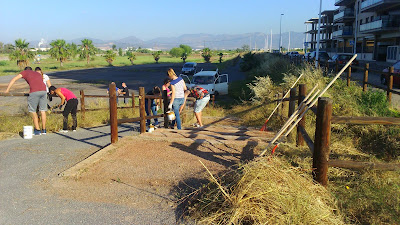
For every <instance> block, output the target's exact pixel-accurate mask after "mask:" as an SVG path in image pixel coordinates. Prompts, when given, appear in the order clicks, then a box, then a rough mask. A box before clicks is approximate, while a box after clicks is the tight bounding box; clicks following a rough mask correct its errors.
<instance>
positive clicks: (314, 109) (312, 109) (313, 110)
mask: <svg viewBox="0 0 400 225" xmlns="http://www.w3.org/2000/svg"><path fill="white" fill-rule="evenodd" d="M310 110H311V111H312V112H313V113H314V114H315V115H317V106H316V105H313V107H311V108H310Z"/></svg>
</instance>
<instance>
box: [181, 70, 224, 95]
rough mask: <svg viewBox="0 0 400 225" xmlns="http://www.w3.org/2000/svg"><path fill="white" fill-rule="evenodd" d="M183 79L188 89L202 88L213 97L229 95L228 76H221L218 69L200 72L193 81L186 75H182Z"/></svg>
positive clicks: (194, 76)
mask: <svg viewBox="0 0 400 225" xmlns="http://www.w3.org/2000/svg"><path fill="white" fill-rule="evenodd" d="M181 77H182V78H183V80H184V81H185V83H186V86H187V87H188V88H191V87H193V86H200V87H202V88H204V89H206V90H207V91H208V93H210V94H211V95H227V94H228V74H219V72H218V69H217V70H216V71H200V72H198V73H196V74H194V75H193V78H192V79H190V78H189V77H188V76H187V75H184V74H181Z"/></svg>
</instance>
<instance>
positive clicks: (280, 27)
mask: <svg viewBox="0 0 400 225" xmlns="http://www.w3.org/2000/svg"><path fill="white" fill-rule="evenodd" d="M283 15H284V14H283V13H281V17H280V21H279V53H281V52H282V16H283Z"/></svg>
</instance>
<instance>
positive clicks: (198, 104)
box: [194, 95, 210, 113]
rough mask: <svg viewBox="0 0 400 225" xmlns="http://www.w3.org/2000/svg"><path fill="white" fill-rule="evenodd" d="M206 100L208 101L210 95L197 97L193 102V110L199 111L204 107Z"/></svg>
mask: <svg viewBox="0 0 400 225" xmlns="http://www.w3.org/2000/svg"><path fill="white" fill-rule="evenodd" d="M208 101H210V95H207V96H204V97H203V98H202V99H197V100H196V102H195V103H194V112H195V113H199V112H201V111H202V110H203V109H204V107H206V105H207V103H208Z"/></svg>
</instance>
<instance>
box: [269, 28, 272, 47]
mask: <svg viewBox="0 0 400 225" xmlns="http://www.w3.org/2000/svg"><path fill="white" fill-rule="evenodd" d="M270 46H271V47H270V48H269V49H270V50H271V52H272V29H271V45H270Z"/></svg>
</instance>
